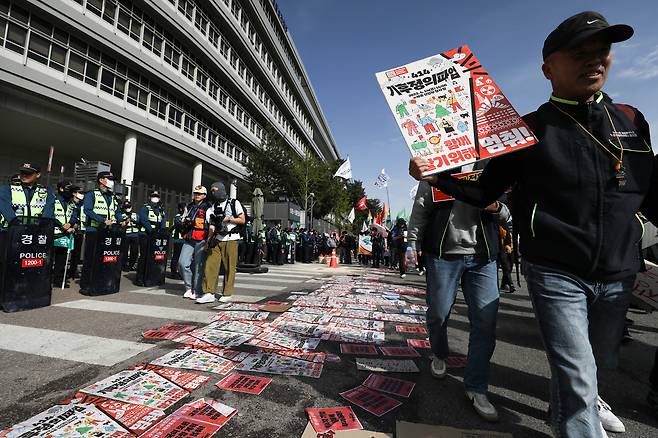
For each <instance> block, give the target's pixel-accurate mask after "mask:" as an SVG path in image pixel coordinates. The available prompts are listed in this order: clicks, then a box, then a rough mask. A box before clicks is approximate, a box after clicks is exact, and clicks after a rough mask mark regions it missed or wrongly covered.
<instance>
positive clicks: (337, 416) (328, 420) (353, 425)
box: [306, 406, 363, 433]
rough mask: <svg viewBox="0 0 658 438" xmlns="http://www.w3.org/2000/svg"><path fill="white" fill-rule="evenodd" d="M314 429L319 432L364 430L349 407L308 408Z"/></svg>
mask: <svg viewBox="0 0 658 438" xmlns="http://www.w3.org/2000/svg"><path fill="white" fill-rule="evenodd" d="M306 413H307V414H308V419H309V420H310V423H311V426H313V429H314V430H315V431H316V432H318V433H322V432H326V431H328V430H331V431H334V432H336V431H339V430H356V429H363V426H362V425H361V422H360V421H359V419H358V418H356V414H355V413H354V411H353V410H352V408H351V407H349V406H339V407H335V408H306Z"/></svg>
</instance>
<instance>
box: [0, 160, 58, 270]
mask: <svg viewBox="0 0 658 438" xmlns="http://www.w3.org/2000/svg"><path fill="white" fill-rule="evenodd" d="M18 171H19V180H20V182H12V183H11V184H6V185H3V186H0V215H2V217H3V218H4V220H3V222H2V227H3V228H4V229H7V227H9V226H10V225H15V224H16V225H17V224H21V223H22V224H28V223H33V222H34V220H35V219H41V218H44V219H52V217H53V209H54V201H55V197H54V196H53V193H52V192H51V191H50V190H49V189H47V188H45V187H42V186H41V185H39V184H37V181H38V179H39V178H40V177H41V168H40V167H39V166H37V165H36V164H32V163H24V164H23V165H21V166H20V167H19V169H18ZM7 235H8V233H0V262H1V263H2V269H0V273H2V274H4V270H5V267H4V262H5V259H6V248H7ZM0 280H1V279H0Z"/></svg>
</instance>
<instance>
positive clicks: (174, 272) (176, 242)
mask: <svg viewBox="0 0 658 438" xmlns="http://www.w3.org/2000/svg"><path fill="white" fill-rule="evenodd" d="M185 205H186V204H185V203H184V202H179V203H178V213H176V216H174V224H173V225H172V226H171V228H170V229H169V231H170V232H171V234H170V235H171V241H172V244H173V247H174V254H173V255H172V256H171V265H170V269H171V278H174V279H180V278H181V276H180V274H179V273H178V259H179V258H180V251H181V248H182V247H183V242H184V240H183V231H184V229H185V226H184V224H183V220H184V218H185Z"/></svg>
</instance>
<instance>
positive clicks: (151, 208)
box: [135, 191, 167, 286]
mask: <svg viewBox="0 0 658 438" xmlns="http://www.w3.org/2000/svg"><path fill="white" fill-rule="evenodd" d="M138 217H139V224H140V231H139V261H138V262H137V279H136V281H135V285H137V286H144V276H145V275H146V258H147V257H150V254H147V253H148V252H149V251H148V246H149V245H148V243H149V238H150V236H151V235H152V234H153V233H155V232H156V231H158V230H165V229H166V228H167V223H166V220H165V213H164V210H163V208H162V205H160V192H157V191H153V192H151V193H150V194H149V202H147V203H146V204H144V205H143V206H142V208H140V209H139V216H138Z"/></svg>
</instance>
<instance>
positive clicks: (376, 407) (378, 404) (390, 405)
mask: <svg viewBox="0 0 658 438" xmlns="http://www.w3.org/2000/svg"><path fill="white" fill-rule="evenodd" d="M340 395H341V396H342V397H343V398H344V399H345V400H347V401H349V402H350V403H354V404H355V405H357V406H358V407H360V408H362V409H365V410H366V411H368V412H370V413H371V414H373V415H376V416H378V417H381V416H382V415H384V414H385V413H387V412H389V411H392V410H393V409H395V408H397V407H398V406H400V405H401V404H402V403H400V402H399V401H397V400H396V399H394V398H392V397H389V396H387V395H384V394H382V393H381V392H377V391H373V390H372V389H369V388H366V387H365V386H357V387H356V388H354V389H350V390H349V391H345V392H341V393H340Z"/></svg>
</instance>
